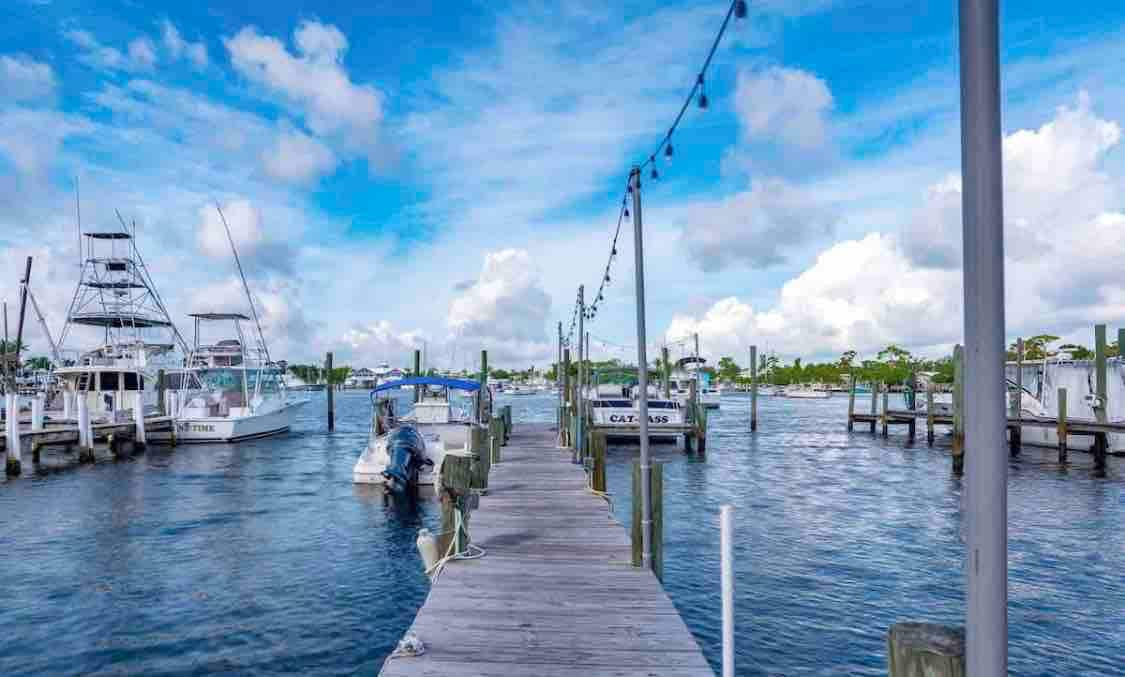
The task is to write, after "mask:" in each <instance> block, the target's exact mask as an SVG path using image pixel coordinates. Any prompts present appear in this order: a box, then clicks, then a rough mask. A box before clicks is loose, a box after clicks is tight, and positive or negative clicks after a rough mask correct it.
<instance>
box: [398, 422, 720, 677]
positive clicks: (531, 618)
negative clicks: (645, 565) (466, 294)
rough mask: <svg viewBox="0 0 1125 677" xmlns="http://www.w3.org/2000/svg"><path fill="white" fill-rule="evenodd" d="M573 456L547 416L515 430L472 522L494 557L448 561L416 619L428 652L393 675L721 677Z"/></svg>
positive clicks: (403, 662)
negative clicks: (637, 562)
mask: <svg viewBox="0 0 1125 677" xmlns="http://www.w3.org/2000/svg"><path fill="white" fill-rule="evenodd" d="M570 458H571V452H570V450H564V449H559V448H558V447H557V446H556V443H555V432H554V431H553V430H552V429H551V428H550V427H549V426H548V425H546V424H538V425H534V424H532V425H521V426H518V427H516V428H515V429H514V430H513V431H512V436H511V440H510V442H509V444H508V446H506V447H504V449H503V453H502V455H501V463H499V464H497V465H493V466H492V470H491V473H490V476H489V482H488V486H489V491H488V494H487V495H486V496H483V497H481V502H480V508H479V509H478V510H476V511H474V512H473V513H472V515H471V517H470V521H469V531H470V534H471V536H472V541H473V543H475V544H476V545H478V546H480V547H482V548H484V549H485V550H486V551H487V554H486V555H485V556H484V557H483V558H481V559H479V560H465V561H455V562H451V563H450V564H449V565H447V566H446V567H445V570H444V571H443V572H442V574H441V576H440V577H439V578H438V580H437V582H436V583H435V584H434V585H433V587H432V589H431V590H430V594H429V596H428V597H427V599H426V602H425V604H424V605H423V607H422V609H421V610H420V611H419V612H418V616H417V617H416V618H415V620H414V624H413V626H412V627H411V629H412V630H413V631H414V633H415V634H416V635H417V636H418V637H419V639H421V640H422V642H423V643H424V644H425V647H426V652H425V654H423V655H422V656H419V657H410V658H389V659H387V661H386V663H385V664H384V666H383V670H382V673H381V674H382V675H385V676H386V677H412V676H415V675H435V676H436V675H442V676H444V675H488V676H492V675H494V676H496V677H514V676H516V675H541V676H543V677H552V676H554V675H567V676H568V677H569V676H571V675H607V676H608V675H620V676H632V675H667V676H669V677H680V676H687V675H709V676H713V675H714V673H713V672H712V670H711V668H710V666H709V665H708V664H707V661H706V659H704V657H703V653H702V651H701V650H700V648H699V645H698V644H697V643H696V641H695V638H694V637H692V635H691V633H690V632H689V631H688V629H687V626H686V625H685V624H684V622H683V619H681V618H680V615H679V613H678V612H677V611H676V608H675V607H674V606H673V605H672V602H671V600H670V599H668V596H667V594H665V592H664V588H663V587H662V586H661V585H660V582H659V581H658V580H657V579H656V576H654V575H653V573H652V572H651V571H648V570H647V569H641V568H637V567H633V566H632V563H631V562H632V554H631V552H632V551H631V547H630V541H629V536H628V534H627V533H626V530H625V528H624V527H623V526H622V525H621V524H620V523H618V522H617V521H616V520H615V519H614V518H613V516H612V515H611V513H610V511H609V509H608V506H607V505H606V502H605V500H604V499H602V498H599V497H597V496H595V495H593V494H591V493H589V492H588V491H586V476H585V473H584V472H583V470H582V468H581V467H580V466H577V465H574V464H572V463H571V462H570Z"/></svg>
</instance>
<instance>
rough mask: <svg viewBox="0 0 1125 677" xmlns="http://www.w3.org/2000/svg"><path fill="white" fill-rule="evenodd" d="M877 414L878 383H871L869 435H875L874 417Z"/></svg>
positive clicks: (873, 381)
mask: <svg viewBox="0 0 1125 677" xmlns="http://www.w3.org/2000/svg"><path fill="white" fill-rule="evenodd" d="M877 413H879V382H878V381H875V380H872V381H871V434H872V435H874V434H875V415H876V414H877Z"/></svg>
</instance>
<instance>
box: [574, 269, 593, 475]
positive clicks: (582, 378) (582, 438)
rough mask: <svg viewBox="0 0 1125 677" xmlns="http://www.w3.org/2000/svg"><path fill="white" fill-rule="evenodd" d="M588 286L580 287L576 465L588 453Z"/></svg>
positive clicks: (576, 395)
mask: <svg viewBox="0 0 1125 677" xmlns="http://www.w3.org/2000/svg"><path fill="white" fill-rule="evenodd" d="M585 336H586V285H582V284H580V285H578V383H577V388H575V390H576V391H577V392H575V398H574V400H575V402H574V406H575V412H576V413H577V416H578V418H577V419H576V420H575V424H576V428H575V435H574V438H575V439H574V454H573V455H572V456H571V460H572V461H573V462H575V463H580V462H581V461H582V457H583V456H584V455H585V453H586V421H585V416H584V415H583V414H584V412H583V410H582V409H583V407H582V389H583V388H585V387H586V368H585V364H586V360H587V359H589V356H587V355H586V341H585V338H584V337H585Z"/></svg>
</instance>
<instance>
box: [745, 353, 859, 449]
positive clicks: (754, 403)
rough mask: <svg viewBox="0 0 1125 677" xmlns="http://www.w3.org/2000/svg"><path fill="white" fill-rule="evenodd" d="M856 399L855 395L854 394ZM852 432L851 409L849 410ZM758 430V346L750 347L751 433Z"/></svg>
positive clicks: (849, 427)
mask: <svg viewBox="0 0 1125 677" xmlns="http://www.w3.org/2000/svg"><path fill="white" fill-rule="evenodd" d="M853 399H854V394H853ZM848 414H849V422H848V429H849V430H851V420H850V418H851V416H850V415H851V409H849V410H848ZM757 430H758V346H750V432H755V431H757Z"/></svg>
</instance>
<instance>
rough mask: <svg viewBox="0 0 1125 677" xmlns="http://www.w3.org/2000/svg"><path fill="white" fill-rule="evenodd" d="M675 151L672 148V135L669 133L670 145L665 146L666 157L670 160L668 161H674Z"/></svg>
mask: <svg viewBox="0 0 1125 677" xmlns="http://www.w3.org/2000/svg"><path fill="white" fill-rule="evenodd" d="M674 153H675V151H673V150H672V137H671V136H670V135H669V136H668V145H667V146H664V158H665V159H666V160H668V162H671V161H672V155H673V154H674Z"/></svg>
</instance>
